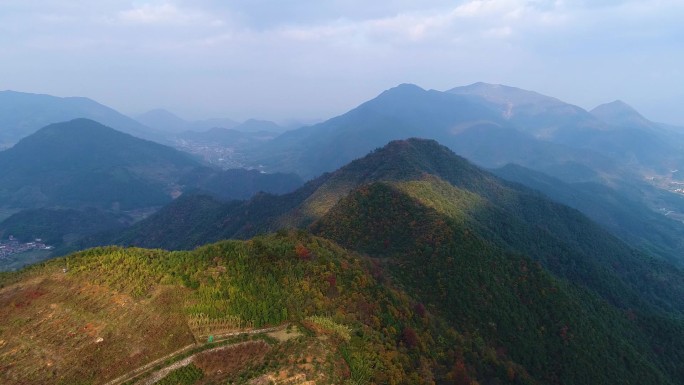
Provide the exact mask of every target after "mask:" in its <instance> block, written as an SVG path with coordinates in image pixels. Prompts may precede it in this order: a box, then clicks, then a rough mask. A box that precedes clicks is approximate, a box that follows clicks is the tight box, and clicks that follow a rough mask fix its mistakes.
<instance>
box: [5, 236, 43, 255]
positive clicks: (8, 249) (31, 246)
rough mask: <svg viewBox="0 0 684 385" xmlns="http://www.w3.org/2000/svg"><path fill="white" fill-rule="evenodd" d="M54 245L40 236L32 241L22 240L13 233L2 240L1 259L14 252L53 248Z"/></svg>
mask: <svg viewBox="0 0 684 385" xmlns="http://www.w3.org/2000/svg"><path fill="white" fill-rule="evenodd" d="M52 249H53V247H52V246H49V245H46V244H45V243H43V241H42V239H40V238H38V239H35V240H33V241H32V242H21V241H19V240H18V239H16V238H15V237H13V236H12V235H10V236H9V238H8V239H2V240H0V259H6V258H8V257H9V256H11V255H13V254H19V253H23V252H26V251H30V250H52Z"/></svg>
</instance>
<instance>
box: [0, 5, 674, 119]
mask: <svg viewBox="0 0 684 385" xmlns="http://www.w3.org/2000/svg"><path fill="white" fill-rule="evenodd" d="M376 3H377V4H376ZM683 16H684V1H681V0H653V1H618V0H614V1H612V0H604V1H589V0H586V1H544V0H539V1H530V0H496V1H493V0H489V1H488V0H465V1H443V0H423V1H409V0H389V1H378V2H369V1H360V0H348V1H340V0H331V1H320V0H319V1H313V0H308V1H302V0H300V1H294V0H281V1H275V0H272V1H265V0H234V1H217V0H196V1H115V0H98V1H96V2H94V1H87V0H42V1H32V0H2V1H0V89H13V90H17V91H25V92H37V93H47V94H53V95H57V96H87V97H90V98H93V99H95V100H97V101H100V102H101V103H104V104H107V105H109V106H111V107H114V108H116V109H118V110H120V111H122V112H125V113H131V114H134V113H139V112H144V111H146V110H148V109H151V108H156V107H163V108H167V109H169V110H171V111H173V112H176V113H178V114H179V115H181V116H183V117H186V118H206V117H231V118H234V119H246V118H249V117H259V118H266V119H274V120H280V119H286V118H303V119H316V118H328V117H332V116H334V115H337V114H340V113H343V112H345V111H346V110H348V109H350V108H353V107H354V106H356V105H358V104H359V103H361V102H363V101H365V100H367V99H370V98H372V97H374V96H375V95H377V94H379V93H380V92H382V91H383V90H385V89H387V88H390V87H393V86H395V85H397V84H399V83H415V84H418V85H419V86H421V87H423V88H433V89H438V90H446V89H449V88H452V87H455V86H460V85H466V84H470V83H474V82H477V81H484V82H490V83H501V84H507V85H512V86H516V87H521V88H525V89H530V90H534V91H538V92H541V93H544V94H547V95H551V96H555V97H558V98H560V99H562V100H564V101H567V102H570V103H573V104H577V105H579V106H581V107H584V108H592V107H594V106H596V105H598V104H600V103H603V102H608V101H612V100H615V99H621V100H624V101H625V102H627V103H629V104H631V105H632V106H633V107H635V108H636V109H637V110H639V111H640V112H642V113H643V114H644V115H645V116H646V117H648V118H650V119H652V120H657V121H664V122H668V123H676V124H680V125H684V108H682V106H684V87H683V86H684V27H682V26H681V18H682V17H683Z"/></svg>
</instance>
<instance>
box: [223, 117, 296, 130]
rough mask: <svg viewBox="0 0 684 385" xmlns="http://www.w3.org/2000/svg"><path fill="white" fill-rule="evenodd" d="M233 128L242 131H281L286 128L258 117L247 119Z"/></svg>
mask: <svg viewBox="0 0 684 385" xmlns="http://www.w3.org/2000/svg"><path fill="white" fill-rule="evenodd" d="M233 129H234V130H237V131H242V132H252V133H257V132H270V133H282V132H283V131H285V130H286V128H285V127H281V126H280V125H278V124H276V123H274V122H271V121H270V120H258V119H248V120H245V121H244V122H242V123H240V124H238V125H237V126H235V127H233Z"/></svg>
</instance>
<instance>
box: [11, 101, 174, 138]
mask: <svg viewBox="0 0 684 385" xmlns="http://www.w3.org/2000/svg"><path fill="white" fill-rule="evenodd" d="M77 118H87V119H92V120H96V121H98V122H101V123H102V124H105V125H107V126H109V127H112V128H114V129H116V130H119V131H122V132H125V133H128V134H131V135H133V136H136V137H139V138H144V139H152V140H160V138H161V137H162V135H161V133H160V132H158V131H156V130H154V129H152V128H150V127H148V126H145V125H142V124H140V123H138V122H137V121H135V120H133V119H131V118H129V117H127V116H125V115H122V114H120V113H119V112H117V111H115V110H113V109H111V108H109V107H107V106H104V105H102V104H99V103H97V102H95V101H93V100H91V99H88V98H81V97H68V98H60V97H55V96H50V95H40V94H29V93H23V92H15V91H0V144H1V143H9V144H14V143H16V142H17V141H19V140H20V139H22V138H24V137H26V136H29V135H31V134H33V133H34V132H36V131H38V130H39V129H40V128H43V127H45V126H47V125H49V124H52V123H59V122H64V121H68V120H73V119H77Z"/></svg>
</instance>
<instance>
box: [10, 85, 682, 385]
mask: <svg viewBox="0 0 684 385" xmlns="http://www.w3.org/2000/svg"><path fill="white" fill-rule="evenodd" d="M155 114H156V115H155ZM155 114H148V115H147V118H149V119H151V120H153V119H158V120H160V121H161V120H163V119H166V121H167V123H166V124H165V125H166V127H167V128H168V129H169V130H170V131H174V130H175V133H174V134H173V135H176V137H177V138H183V137H185V139H182V140H186V141H195V142H194V143H198V144H199V143H201V144H202V145H203V146H206V147H207V148H211V149H224V150H225V149H229V150H230V151H228V152H227V153H230V155H231V156H234V158H233V159H232V160H235V161H236V162H238V161H239V162H241V163H244V164H245V165H247V166H250V167H252V169H251V170H249V169H242V170H221V169H219V168H216V167H213V166H210V165H207V164H206V163H204V162H203V161H202V160H199V158H197V157H192V156H190V155H188V154H184V153H181V152H179V151H177V150H174V149H172V148H169V147H166V146H163V145H161V144H157V143H152V142H149V141H146V140H142V139H138V138H135V137H133V136H130V135H128V134H124V133H121V132H118V131H116V130H114V129H112V128H109V127H106V126H104V125H102V124H100V123H97V122H95V121H92V120H88V119H77V120H72V121H68V122H63V123H56V124H51V125H48V126H46V127H44V128H42V129H40V130H38V131H37V132H35V133H34V134H32V135H29V136H27V137H25V138H24V139H22V140H20V141H19V142H18V143H17V144H16V145H14V147H12V148H10V149H8V150H5V151H2V152H0V170H3V171H2V172H0V186H2V187H0V209H5V210H9V211H4V213H7V212H13V211H18V212H16V213H14V214H13V215H7V214H4V215H5V216H7V218H6V219H5V220H4V221H2V222H0V236H7V235H8V234H14V235H15V236H16V237H17V238H19V239H20V240H21V241H24V240H31V239H32V238H36V237H41V238H44V239H45V240H46V241H49V242H51V243H54V244H56V245H57V246H58V248H57V252H56V254H60V255H64V256H63V257H58V258H54V259H51V260H48V261H46V262H43V263H40V264H35V265H32V266H30V267H28V268H26V269H24V270H22V271H19V272H11V273H0V309H2V310H1V311H0V368H2V369H1V370H0V373H1V374H0V376H1V378H3V382H4V383H8V384H23V383H48V382H49V383H57V384H70V383H88V384H101V383H108V382H112V383H117V384H118V383H126V384H134V383H135V384H142V383H150V382H153V381H156V380H153V379H155V378H157V379H160V378H161V377H164V376H166V377H165V378H164V379H162V380H161V382H160V383H162V384H163V383H183V384H205V383H226V382H228V383H252V384H258V383H270V382H273V383H279V384H286V383H306V382H308V383H311V381H313V382H314V383H321V384H339V383H346V384H371V383H396V384H401V383H416V384H452V383H455V384H470V385H472V384H474V383H479V384H587V383H597V384H598V383H639V384H679V383H683V382H684V369H683V368H682V365H681V362H682V360H684V321H683V320H684V318H683V315H684V271H682V268H681V267H682V266H684V258H682V257H681V255H682V254H681V253H682V251H684V244H682V242H681V239H682V235H684V224H682V220H684V214H682V213H684V197H683V196H682V192H681V188H679V187H678V186H679V185H680V183H681V182H680V180H679V179H678V177H679V174H678V169H679V167H680V166H681V162H682V160H683V159H682V156H681V154H680V153H681V151H680V149H681V146H682V144H684V136H682V133H681V132H678V130H677V128H673V127H669V126H666V125H663V124H659V123H655V122H651V121H649V120H648V119H646V118H644V117H643V116H641V115H640V114H639V113H638V112H637V111H635V110H634V109H633V108H631V107H629V106H628V105H627V104H625V103H624V102H620V101H617V102H612V103H607V104H605V105H601V106H599V107H597V108H595V109H594V110H591V111H587V110H584V109H582V108H580V107H577V106H574V105H571V104H568V103H565V102H563V101H560V100H558V99H555V98H552V97H548V96H544V95H541V94H538V93H535V92H531V91H526V90H521V89H518V88H514V87H508V86H503V85H492V84H485V83H476V84H473V85H470V86H465V87H457V88H454V89H451V90H449V91H446V92H440V91H435V90H424V89H422V88H420V87H417V86H415V85H409V84H404V85H400V86H398V87H395V88H393V89H390V90H387V91H385V92H383V93H382V94H380V95H379V96H378V97H377V98H375V99H373V100H370V101H368V102H366V103H363V104H361V105H360V106H359V107H357V108H355V109H353V110H351V111H349V112H348V113H346V114H343V115H341V116H338V117H336V118H333V119H330V120H328V121H325V122H322V123H319V124H314V125H311V126H306V127H302V128H299V129H295V130H291V131H287V132H284V133H282V134H273V133H268V136H264V137H259V138H258V139H255V136H254V135H261V133H259V132H258V131H259V130H256V131H257V132H249V133H247V132H244V131H242V132H241V131H236V130H235V129H234V127H233V128H220V127H219V128H212V129H210V130H209V131H205V132H184V133H181V132H180V130H181V129H180V128H174V126H173V125H174V123H173V121H174V120H173V116H170V114H168V113H164V112H163V111H157V112H155ZM176 123H179V122H178V121H176ZM181 123H182V122H181ZM179 124H180V123H179ZM254 124H255V126H256V127H258V126H260V125H261V124H262V123H260V122H254ZM179 127H180V126H179ZM415 137H423V138H426V139H420V138H415ZM427 138H429V139H427ZM240 140H243V141H242V142H240ZM193 146H194V144H193ZM219 155H220V156H223V153H221V154H219ZM483 167H486V168H488V169H489V170H488V169H485V168H483ZM276 171H277V172H283V173H277V172H276ZM295 173H296V174H298V175H300V176H301V177H303V178H310V179H309V180H308V181H307V182H306V183H304V182H303V180H302V179H300V177H299V176H297V175H296V174H295ZM258 191H261V192H258ZM566 205H567V206H566ZM157 209H158V210H157ZM227 239H232V240H227ZM15 241H16V240H15ZM112 245H118V246H112ZM141 247H144V248H141ZM223 345H228V346H223ZM36 346H40V349H35V347H36ZM136 368H138V369H136ZM162 373H163V374H162ZM117 378H118V380H117Z"/></svg>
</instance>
